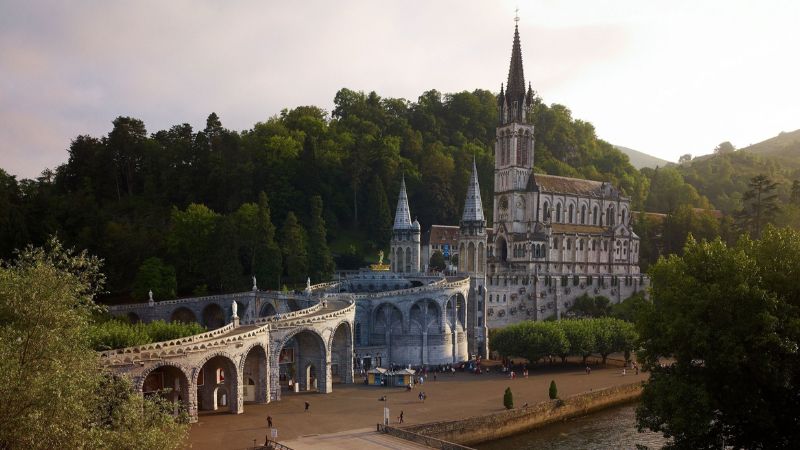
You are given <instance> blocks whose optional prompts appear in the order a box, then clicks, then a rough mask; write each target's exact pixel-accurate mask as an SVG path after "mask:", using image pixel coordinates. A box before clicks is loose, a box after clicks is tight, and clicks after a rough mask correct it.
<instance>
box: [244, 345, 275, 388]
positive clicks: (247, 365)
mask: <svg viewBox="0 0 800 450" xmlns="http://www.w3.org/2000/svg"><path fill="white" fill-rule="evenodd" d="M267 355H269V351H268V349H267V347H266V346H265V345H264V344H263V343H261V342H254V343H252V344H250V346H249V347H248V348H247V350H245V351H244V352H243V353H242V358H241V359H240V361H239V373H241V374H242V398H243V400H244V401H250V402H255V403H266V402H267V393H268V392H269V386H268V380H269V376H268V374H269V358H268V356H267ZM250 381H252V383H250Z"/></svg>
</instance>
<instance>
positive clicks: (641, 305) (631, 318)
mask: <svg viewBox="0 0 800 450" xmlns="http://www.w3.org/2000/svg"><path fill="white" fill-rule="evenodd" d="M650 305H651V303H650V301H649V300H648V299H647V298H646V297H645V295H644V292H643V291H639V292H637V293H635V294H633V295H631V296H630V297H628V298H626V299H625V300H623V301H622V302H620V303H617V304H616V305H613V306H611V317H614V318H615V319H620V320H624V321H626V322H631V323H635V322H636V318H637V317H638V316H639V314H641V312H642V311H643V310H644V309H646V308H648V307H649V306H650Z"/></svg>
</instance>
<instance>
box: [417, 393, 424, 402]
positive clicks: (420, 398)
mask: <svg viewBox="0 0 800 450" xmlns="http://www.w3.org/2000/svg"><path fill="white" fill-rule="evenodd" d="M422 395H423V394H422V391H420V393H419V395H417V397H418V398H419V401H422Z"/></svg>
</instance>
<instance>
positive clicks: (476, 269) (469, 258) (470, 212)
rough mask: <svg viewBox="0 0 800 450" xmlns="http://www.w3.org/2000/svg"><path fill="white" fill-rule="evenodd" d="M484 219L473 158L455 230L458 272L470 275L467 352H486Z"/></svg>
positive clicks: (476, 170) (484, 353)
mask: <svg viewBox="0 0 800 450" xmlns="http://www.w3.org/2000/svg"><path fill="white" fill-rule="evenodd" d="M486 240H487V236H486V218H485V216H484V215H483V202H482V201H481V186H480V184H479V183H478V168H477V166H476V164H475V160H474V159H473V160H472V176H471V178H470V181H469V186H468V187H467V198H466V200H465V201H464V213H463V214H462V215H461V223H460V227H459V233H458V271H459V272H466V273H468V274H469V277H470V286H469V287H470V289H469V296H468V298H467V323H468V324H469V326H470V327H472V328H473V330H472V332H471V333H468V336H469V339H468V341H469V342H468V347H469V353H470V354H476V353H477V354H480V355H481V356H483V357H486V356H487V355H488V342H487V339H486V336H487V331H486V330H487V328H486V302H485V301H484V299H485V297H486V287H485V286H486V275H485V274H486V248H487V246H486V244H487V241H486Z"/></svg>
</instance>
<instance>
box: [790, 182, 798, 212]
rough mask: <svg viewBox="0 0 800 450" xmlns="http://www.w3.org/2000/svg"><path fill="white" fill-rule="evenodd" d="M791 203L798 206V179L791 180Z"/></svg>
mask: <svg viewBox="0 0 800 450" xmlns="http://www.w3.org/2000/svg"><path fill="white" fill-rule="evenodd" d="M790 201H791V203H792V204H793V205H794V206H800V180H792V191H791V198H790Z"/></svg>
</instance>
